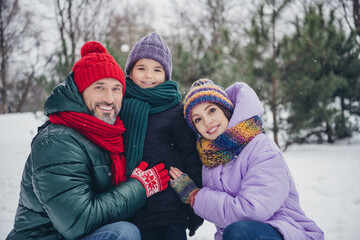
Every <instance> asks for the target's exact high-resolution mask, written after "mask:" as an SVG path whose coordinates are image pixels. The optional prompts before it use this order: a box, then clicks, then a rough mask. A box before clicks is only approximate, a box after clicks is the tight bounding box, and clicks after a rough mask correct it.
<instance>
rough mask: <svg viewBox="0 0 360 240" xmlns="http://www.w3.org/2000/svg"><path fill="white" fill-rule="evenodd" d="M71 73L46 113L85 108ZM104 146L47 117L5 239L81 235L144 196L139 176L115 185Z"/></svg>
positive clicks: (126, 212) (121, 215)
mask: <svg viewBox="0 0 360 240" xmlns="http://www.w3.org/2000/svg"><path fill="white" fill-rule="evenodd" d="M72 77H73V74H72V73H70V74H69V76H68V77H67V80H66V82H65V83H63V84H61V85H59V86H57V87H56V88H55V89H54V91H53V92H52V94H51V96H50V97H49V98H48V100H47V101H46V103H45V114H46V115H47V116H48V115H49V114H52V113H55V112H59V111H75V112H83V113H87V114H89V112H88V109H87V107H86V106H85V104H84V102H83V100H82V97H81V95H80V94H79V92H78V90H77V87H76V85H75V83H74V81H73V78H72ZM110 166H111V159H110V157H109V154H108V152H107V151H105V150H103V149H102V148H100V147H98V146H97V145H96V144H94V143H93V142H91V141H89V140H88V139H87V138H86V137H85V136H83V135H81V134H80V133H79V132H77V131H75V130H73V129H71V128H68V127H65V126H63V125H57V124H51V123H49V122H47V124H45V127H43V128H42V129H39V132H38V134H37V136H35V138H34V139H33V142H32V145H31V153H30V155H29V157H28V159H27V161H26V165H25V168H24V172H23V176H22V180H21V189H20V200H19V205H18V208H17V212H16V216H15V223H14V229H13V230H12V231H11V232H10V234H9V235H8V237H7V239H52V240H53V239H79V238H81V237H84V236H85V235H88V234H89V233H91V232H92V231H94V230H96V229H98V228H99V227H101V226H103V225H106V224H109V223H112V222H116V221H121V220H125V219H127V218H128V217H129V216H130V215H132V214H133V213H134V212H135V211H136V210H137V209H138V208H140V207H141V206H143V205H144V203H145V202H146V194H145V189H144V187H143V186H142V185H141V183H140V182H139V181H138V180H135V179H128V180H126V181H125V182H123V183H121V184H119V185H117V186H113V185H112V176H111V168H110Z"/></svg>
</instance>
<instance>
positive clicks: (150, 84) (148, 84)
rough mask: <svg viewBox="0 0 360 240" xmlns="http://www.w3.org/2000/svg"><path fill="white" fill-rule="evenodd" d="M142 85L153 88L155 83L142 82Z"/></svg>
mask: <svg viewBox="0 0 360 240" xmlns="http://www.w3.org/2000/svg"><path fill="white" fill-rule="evenodd" d="M141 83H142V84H144V85H146V86H152V85H154V84H155V83H154V82H141Z"/></svg>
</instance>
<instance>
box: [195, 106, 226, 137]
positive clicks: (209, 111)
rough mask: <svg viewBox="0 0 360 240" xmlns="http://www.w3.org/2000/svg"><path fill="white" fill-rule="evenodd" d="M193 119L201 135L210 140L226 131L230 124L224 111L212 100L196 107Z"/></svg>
mask: <svg viewBox="0 0 360 240" xmlns="http://www.w3.org/2000/svg"><path fill="white" fill-rule="evenodd" d="M191 120H192V121H193V123H194V125H195V127H196V129H197V130H198V132H199V133H200V135H201V136H203V137H204V138H206V139H208V140H215V139H216V138H217V137H218V136H219V135H220V134H222V133H223V132H225V131H226V129H227V126H228V124H229V120H228V119H227V118H226V116H225V114H224V112H223V111H222V110H221V109H220V108H219V107H218V106H217V105H216V104H214V103H211V102H206V103H201V104H199V105H197V106H196V107H194V109H193V110H192V114H191Z"/></svg>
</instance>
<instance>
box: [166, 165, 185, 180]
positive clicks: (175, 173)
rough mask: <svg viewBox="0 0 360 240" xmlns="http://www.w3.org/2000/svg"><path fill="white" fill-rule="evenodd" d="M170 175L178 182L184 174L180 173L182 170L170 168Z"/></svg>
mask: <svg viewBox="0 0 360 240" xmlns="http://www.w3.org/2000/svg"><path fill="white" fill-rule="evenodd" d="M169 174H170V176H171V177H172V179H173V180H176V179H177V178H178V177H180V176H181V174H183V172H182V171H180V169H178V168H176V167H170V172H169Z"/></svg>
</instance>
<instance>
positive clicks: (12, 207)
mask: <svg viewBox="0 0 360 240" xmlns="http://www.w3.org/2000/svg"><path fill="white" fill-rule="evenodd" d="M44 121H45V117H43V116H42V113H40V112H39V113H36V114H34V113H18V114H6V115H0V152H1V157H0V166H1V167H0V187H1V192H0V239H5V237H6V236H7V234H8V233H9V232H10V230H11V229H12V225H13V221H14V216H15V211H16V207H17V203H18V197H19V189H20V180H21V175H22V171H23V167H24V163H25V161H26V158H27V155H28V154H29V152H30V143H31V140H32V138H33V137H34V135H35V134H36V131H37V127H38V126H39V125H41V124H42V123H43V122H44ZM284 156H285V159H286V161H287V163H288V165H289V168H290V170H291V172H292V175H293V177H294V180H295V183H296V186H297V190H298V192H299V195H300V203H301V206H302V208H303V210H304V211H305V213H306V214H307V215H308V216H309V217H310V218H312V219H313V220H314V221H315V222H316V223H317V224H318V226H319V227H320V228H321V229H322V230H323V231H324V232H325V239H326V240H337V239H356V238H357V237H358V236H359V235H360V228H359V226H360V187H359V186H360V177H359V175H360V135H356V136H354V137H353V138H351V139H347V140H343V141H339V142H337V143H336V144H334V145H330V144H323V145H294V146H291V147H289V149H288V150H287V151H286V152H285V153H284ZM214 233H215V227H214V225H213V224H212V223H209V222H205V223H204V224H203V225H202V226H201V227H200V228H199V229H198V231H197V232H196V235H195V236H194V237H191V238H189V239H190V240H200V239H201V240H210V239H213V234H214Z"/></svg>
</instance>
